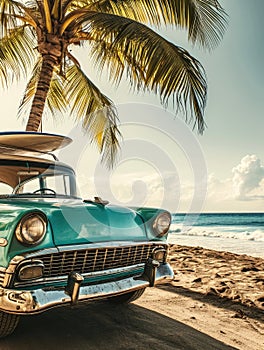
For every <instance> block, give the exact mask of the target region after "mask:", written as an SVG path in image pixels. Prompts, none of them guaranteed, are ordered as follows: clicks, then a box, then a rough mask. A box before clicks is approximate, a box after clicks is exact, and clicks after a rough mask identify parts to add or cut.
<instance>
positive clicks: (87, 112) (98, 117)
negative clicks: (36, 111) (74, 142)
mask: <svg viewBox="0 0 264 350" xmlns="http://www.w3.org/2000/svg"><path fill="white" fill-rule="evenodd" d="M65 94H66V96H67V99H68V100H69V101H70V103H71V113H72V114H73V115H75V116H76V119H77V120H80V121H81V122H82V126H83V128H84V130H85V131H86V132H87V133H88V135H89V137H90V140H91V142H93V143H95V144H96V146H97V147H98V148H99V151H100V153H101V155H102V161H103V162H104V163H106V164H107V165H108V166H109V167H111V166H113V164H114V162H115V160H116V155H117V152H118V149H119V140H118V139H119V137H120V133H119V130H118V126H117V123H118V118H117V112H116V109H115V107H114V106H113V104H112V101H110V100H109V99H108V98H107V97H106V96H105V95H104V94H102V93H101V91H100V90H99V89H98V88H97V87H96V86H95V85H94V84H93V83H92V82H91V80H90V79H89V78H88V77H87V76H86V75H85V74H84V72H83V71H82V70H81V69H80V68H79V67H78V66H76V65H71V66H69V67H68V70H67V71H66V86H65Z"/></svg>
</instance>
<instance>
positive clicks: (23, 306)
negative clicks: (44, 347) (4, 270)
mask: <svg viewBox="0 0 264 350" xmlns="http://www.w3.org/2000/svg"><path fill="white" fill-rule="evenodd" d="M172 279H173V270H172V268H171V267H170V265H169V264H164V265H160V267H158V268H157V272H156V278H155V284H159V283H164V282H165V283H166V282H168V281H171V280H172ZM148 286H149V282H148V281H146V280H144V278H143V277H142V278H139V277H136V278H134V277H128V278H125V279H122V280H118V281H111V282H105V283H98V284H92V285H88V286H83V287H82V286H81V287H80V290H79V301H88V300H93V299H104V298H107V297H111V296H115V295H118V294H122V293H127V292H130V291H134V290H137V289H141V288H145V287H148ZM70 303H71V297H69V295H67V294H66V292H65V290H63V289H60V290H50V289H46V290H45V288H43V289H35V290H31V291H29V290H24V291H21V290H10V289H5V288H0V309H1V310H2V311H6V312H9V313H13V314H18V315H27V314H36V313H40V312H43V311H45V310H47V309H50V308H53V307H56V306H60V305H65V304H70Z"/></svg>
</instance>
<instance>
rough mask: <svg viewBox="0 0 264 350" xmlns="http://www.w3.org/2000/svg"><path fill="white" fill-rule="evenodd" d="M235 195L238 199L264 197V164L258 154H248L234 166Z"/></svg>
mask: <svg viewBox="0 0 264 350" xmlns="http://www.w3.org/2000/svg"><path fill="white" fill-rule="evenodd" d="M232 173H233V179H232V181H233V189H234V196H235V198H236V199H238V200H255V199H263V198H264V197H263V195H264V166H262V165H261V161H260V159H259V158H258V157H257V156H256V155H247V156H245V157H244V158H242V159H241V162H240V163H239V164H238V165H237V166H236V167H234V168H233V170H232Z"/></svg>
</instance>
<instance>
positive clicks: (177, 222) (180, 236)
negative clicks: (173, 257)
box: [169, 213, 264, 257]
mask: <svg viewBox="0 0 264 350" xmlns="http://www.w3.org/2000/svg"><path fill="white" fill-rule="evenodd" d="M169 242H170V243H175V244H180V245H188V246H201V247H204V248H209V249H215V250H221V251H230V252H233V253H238V254H247V255H251V256H260V257H264V213H202V214H172V224H171V228H170V233H169Z"/></svg>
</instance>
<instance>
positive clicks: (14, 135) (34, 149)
mask: <svg viewBox="0 0 264 350" xmlns="http://www.w3.org/2000/svg"><path fill="white" fill-rule="evenodd" d="M71 142H72V139H71V138H69V137H68V136H63V135H56V134H48V133H40V132H28V131H8V132H0V153H1V154H16V155H24V154H31V155H41V154H46V153H50V152H54V151H56V150H57V149H61V148H63V147H65V146H67V145H69V144H70V143H71Z"/></svg>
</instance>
